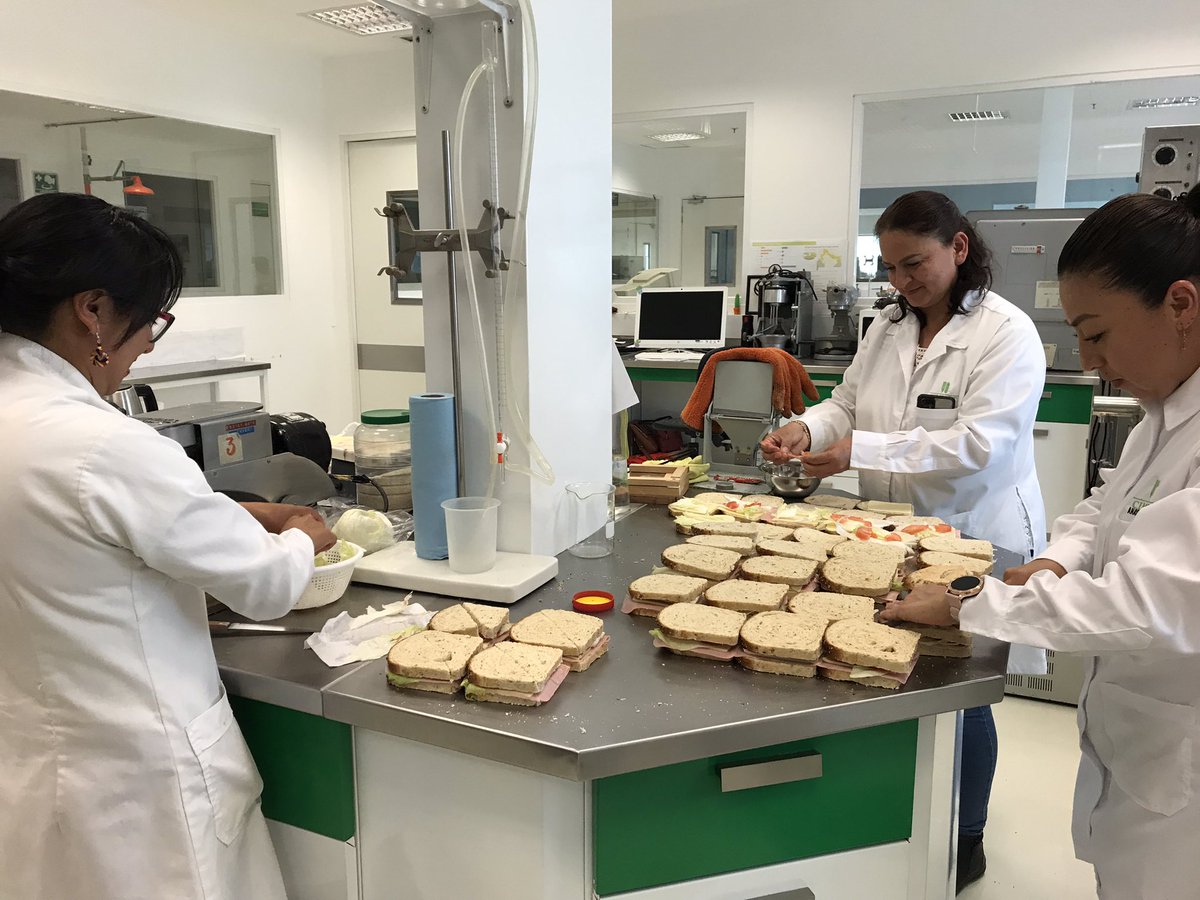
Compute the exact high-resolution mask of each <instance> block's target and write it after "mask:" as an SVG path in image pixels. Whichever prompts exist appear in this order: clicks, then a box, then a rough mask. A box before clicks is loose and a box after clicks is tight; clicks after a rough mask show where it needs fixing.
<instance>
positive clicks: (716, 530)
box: [692, 516, 758, 540]
mask: <svg viewBox="0 0 1200 900" xmlns="http://www.w3.org/2000/svg"><path fill="white" fill-rule="evenodd" d="M692 531H693V532H694V533H695V534H719V535H724V536H726V537H747V538H750V539H751V540H753V539H754V538H756V537H758V525H756V524H755V523H754V522H735V521H733V519H731V518H729V517H728V516H718V517H717V518H715V519H714V520H712V521H711V522H709V521H704V522H696V523H695V524H693V525H692Z"/></svg>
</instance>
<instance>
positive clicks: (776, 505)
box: [745, 494, 787, 510]
mask: <svg viewBox="0 0 1200 900" xmlns="http://www.w3.org/2000/svg"><path fill="white" fill-rule="evenodd" d="M745 500H746V502H747V503H757V504H758V505H759V506H764V507H766V508H767V509H770V510H775V509H780V508H782V507H784V506H786V505H787V501H786V500H784V499H783V498H782V497H777V496H775V495H774V494H747V495H746V497H745Z"/></svg>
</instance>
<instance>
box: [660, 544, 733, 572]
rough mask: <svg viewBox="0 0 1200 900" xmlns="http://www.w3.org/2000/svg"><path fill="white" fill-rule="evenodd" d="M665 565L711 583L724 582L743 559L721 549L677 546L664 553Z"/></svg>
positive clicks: (693, 545) (692, 545)
mask: <svg viewBox="0 0 1200 900" xmlns="http://www.w3.org/2000/svg"><path fill="white" fill-rule="evenodd" d="M662 561H663V565H665V566H668V567H669V568H672V569H674V570H675V571H676V572H682V573H683V574H684V575H696V576H698V577H700V578H707V579H708V580H709V581H724V580H725V579H726V578H729V577H730V576H732V575H733V573H734V572H735V571H736V570H737V567H738V563H740V562H741V561H742V557H741V555H740V554H738V553H734V552H733V551H732V550H722V549H720V548H719V547H697V546H696V545H695V544H676V545H675V546H673V547H668V548H667V549H666V550H664V551H663V552H662Z"/></svg>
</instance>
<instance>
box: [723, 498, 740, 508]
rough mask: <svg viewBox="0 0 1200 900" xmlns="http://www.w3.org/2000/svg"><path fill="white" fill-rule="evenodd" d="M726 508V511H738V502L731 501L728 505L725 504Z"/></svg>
mask: <svg viewBox="0 0 1200 900" xmlns="http://www.w3.org/2000/svg"><path fill="white" fill-rule="evenodd" d="M725 508H726V509H737V508H738V502H737V501H736V500H730V501H729V502H728V503H726V504H725Z"/></svg>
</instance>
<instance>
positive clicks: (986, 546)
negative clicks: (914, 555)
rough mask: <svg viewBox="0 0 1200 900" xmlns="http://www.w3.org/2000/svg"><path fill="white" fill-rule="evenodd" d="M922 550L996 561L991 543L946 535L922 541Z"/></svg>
mask: <svg viewBox="0 0 1200 900" xmlns="http://www.w3.org/2000/svg"><path fill="white" fill-rule="evenodd" d="M921 549H922V550H940V551H943V552H945V553H958V554H960V555H962V556H970V557H974V558H975V559H983V560H987V561H988V562H991V561H992V560H993V559H995V553H994V552H993V551H992V544H991V541H972V540H967V539H966V538H955V537H948V536H946V535H944V534H939V535H934V536H933V537H927V538H922V539H921Z"/></svg>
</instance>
